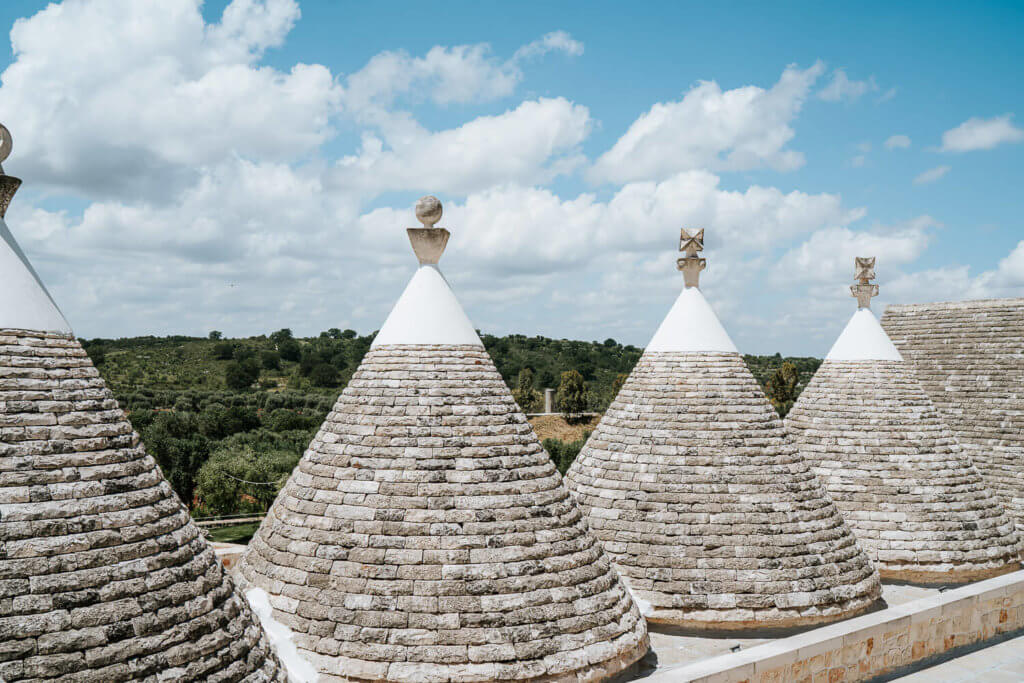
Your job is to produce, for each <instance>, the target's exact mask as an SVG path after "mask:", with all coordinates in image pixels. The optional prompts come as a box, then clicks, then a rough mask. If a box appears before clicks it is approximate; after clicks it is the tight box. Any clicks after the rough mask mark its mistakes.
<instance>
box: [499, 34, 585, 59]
mask: <svg viewBox="0 0 1024 683" xmlns="http://www.w3.org/2000/svg"><path fill="white" fill-rule="evenodd" d="M549 52H564V53H565V54H567V55H570V56H572V57H579V56H580V55H582V54H583V43H581V42H580V41H578V40H576V39H574V38H573V37H572V36H571V35H569V34H568V33H566V32H565V31H552V32H551V33H547V34H545V35H544V36H542V37H541V38H539V39H537V40H535V41H533V42H532V43H527V44H526V45H523V46H522V47H521V48H519V49H518V50H516V53H515V54H514V55H513V56H512V59H513V61H520V60H524V59H532V58H534V57H540V56H542V55H546V54H547V53H549Z"/></svg>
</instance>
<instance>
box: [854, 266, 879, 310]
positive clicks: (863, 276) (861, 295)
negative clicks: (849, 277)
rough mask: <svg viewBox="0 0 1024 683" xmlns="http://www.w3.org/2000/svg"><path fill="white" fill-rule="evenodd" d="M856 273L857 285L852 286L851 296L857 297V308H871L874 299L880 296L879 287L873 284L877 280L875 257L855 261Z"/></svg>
mask: <svg viewBox="0 0 1024 683" xmlns="http://www.w3.org/2000/svg"><path fill="white" fill-rule="evenodd" d="M854 263H855V264H856V265H855V267H856V271H855V272H854V275H853V277H854V279H855V280H857V284H855V285H850V296H853V297H856V299H857V308H868V309H869V308H871V299H872V297H876V296H878V285H875V284H871V281H872V280H874V279H875V257H874V256H857V257H856V260H855V261H854Z"/></svg>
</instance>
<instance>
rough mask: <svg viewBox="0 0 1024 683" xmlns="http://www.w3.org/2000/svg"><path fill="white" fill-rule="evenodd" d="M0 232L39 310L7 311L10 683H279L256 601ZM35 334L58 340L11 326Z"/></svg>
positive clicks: (4, 475) (1, 343)
mask: <svg viewBox="0 0 1024 683" xmlns="http://www.w3.org/2000/svg"><path fill="white" fill-rule="evenodd" d="M7 178H9V176H0V180H2V179H7ZM7 199H9V196H8V197H7ZM2 232H3V237H4V239H3V241H2V242H0V261H2V262H4V263H5V265H6V266H7V267H8V268H7V269H5V271H4V277H5V280H6V278H8V277H11V278H12V281H14V282H16V283H19V287H20V286H22V285H24V287H23V288H22V289H20V290H19V291H20V292H21V293H22V294H26V295H27V296H29V297H30V298H29V299H18V300H14V299H13V297H8V296H6V293H5V296H4V298H3V301H2V302H0V321H3V325H5V327H0V680H3V681H6V682H7V683H16V682H17V681H40V680H44V679H45V680H57V679H59V680H62V681H63V680H67V681H89V682H94V683H115V682H118V681H147V682H149V681H153V682H155V681H225V682H226V681H245V682H248V683H256V682H257V681H259V682H262V681H280V682H281V683H284V681H285V680H286V679H285V675H284V673H283V671H282V670H281V668H280V665H279V663H278V660H277V659H276V657H275V656H274V655H273V653H272V652H271V651H270V647H269V645H268V641H267V639H266V636H265V635H264V633H263V631H262V629H261V628H260V626H259V622H258V621H257V619H256V618H255V617H254V615H253V614H252V612H251V610H250V609H249V606H248V604H247V603H246V601H245V600H244V598H243V597H242V596H241V594H239V593H238V592H237V591H236V589H235V587H234V584H233V582H232V580H231V579H230V578H229V577H228V576H227V574H226V573H225V571H224V569H223V568H222V567H221V565H220V562H219V561H218V560H217V558H216V557H214V553H213V549H212V548H211V547H210V544H209V543H207V542H206V540H205V539H204V538H203V536H202V535H201V534H200V531H199V529H198V527H196V525H195V524H194V523H193V522H192V519H191V518H190V517H189V514H188V511H187V510H186V508H185V506H184V505H182V503H181V501H180V500H179V499H178V497H177V495H176V494H175V493H174V491H173V490H172V489H171V486H170V485H169V484H168V483H167V481H166V480H165V479H164V477H163V474H162V473H161V472H160V469H159V468H158V467H157V464H156V462H155V461H154V460H153V458H152V457H151V456H149V455H148V454H147V453H146V451H145V449H144V448H143V446H142V444H140V443H139V437H138V435H137V434H135V433H134V432H133V431H132V427H131V425H130V424H129V423H128V420H127V419H126V418H125V414H124V412H123V411H121V410H120V408H118V405H117V401H115V400H114V397H113V395H112V394H111V393H110V391H109V390H108V389H107V387H106V385H105V384H104V382H103V380H102V379H101V378H100V376H99V373H98V372H97V371H96V368H94V367H93V365H92V362H91V361H90V360H89V358H88V356H87V355H86V353H85V351H84V350H83V349H82V346H81V345H80V344H79V342H78V340H76V339H75V338H74V336H73V335H72V334H71V333H70V329H69V328H67V323H66V321H65V320H64V317H63V315H61V314H60V311H59V310H58V309H57V307H56V305H55V304H53V301H52V299H51V298H50V296H49V294H48V293H46V291H45V288H43V286H42V282H41V281H40V280H39V278H38V277H37V276H36V274H35V271H34V270H32V268H31V265H30V264H29V263H28V260H27V259H26V258H25V257H24V255H23V254H22V253H21V250H20V249H19V248H18V247H17V244H16V243H15V242H14V239H13V237H12V236H11V235H10V231H8V230H7V228H6V225H4V226H3V231H2ZM12 254H13V255H15V256H16V258H9V257H10V256H11V255H12ZM12 269H13V270H12ZM33 297H34V298H33ZM26 302H34V303H35V304H38V305H39V306H42V308H43V310H41V311H40V310H39V309H38V308H37V307H36V306H34V305H26ZM35 322H38V324H39V325H40V326H43V327H45V328H47V329H49V331H38V330H34V329H23V328H11V327H9V325H11V324H15V325H18V324H20V325H25V324H33V323H35ZM50 328H55V329H56V331H54V329H50Z"/></svg>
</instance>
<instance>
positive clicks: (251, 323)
mask: <svg viewBox="0 0 1024 683" xmlns="http://www.w3.org/2000/svg"><path fill="white" fill-rule="evenodd" d="M63 5H64V6H63V7H56V6H53V7H50V8H49V9H46V10H45V11H42V12H41V10H44V8H45V7H46V5H45V3H38V2H9V3H5V4H4V5H3V6H2V7H0V23H3V24H4V25H6V26H9V27H12V26H13V27H14V30H13V31H12V32H11V33H10V35H9V37H8V40H9V44H8V55H9V56H8V63H7V64H6V65H5V70H4V72H3V75H2V85H0V120H2V121H3V122H5V123H6V124H7V125H8V126H9V127H10V128H11V130H12V132H13V134H14V139H15V152H14V154H13V155H12V157H11V159H10V160H9V161H8V162H7V163H6V165H5V168H6V169H7V170H8V172H10V173H13V174H17V175H20V176H21V177H23V178H24V180H25V181H26V185H25V188H24V189H23V190H22V191H21V194H20V195H19V197H18V199H17V200H16V201H15V204H14V205H13V206H12V208H11V210H10V212H9V214H8V223H9V224H10V226H11V229H12V231H13V232H14V234H15V235H16V236H17V237H18V239H19V240H20V241H21V242H22V246H23V248H24V249H25V251H26V253H27V254H28V255H29V257H30V258H32V259H33V261H34V263H35V264H36V267H37V270H39V271H40V274H41V276H42V277H43V278H44V280H45V281H47V282H48V283H49V284H50V287H51V291H52V292H53V294H54V296H55V298H56V299H57V300H58V302H59V303H60V304H61V305H62V307H63V309H64V312H65V314H66V315H67V317H68V318H69V320H70V321H71V323H72V325H73V326H74V327H75V329H76V332H77V333H78V334H79V335H81V336H89V337H91V336H117V335H126V334H146V333H153V334H166V333H193V334H202V333H205V332H206V331H207V330H209V329H212V328H217V329H223V330H224V331H225V332H226V333H228V334H232V335H243V334H256V333H260V332H264V331H269V330H272V329H276V328H277V327H282V326H289V327H291V328H293V329H294V330H296V331H297V332H299V333H316V332H318V331H319V330H321V329H325V328H327V327H333V326H342V327H346V326H351V327H354V328H356V329H358V330H360V331H364V332H365V331H370V330H373V329H376V328H377V327H379V326H380V324H381V322H382V321H383V319H384V317H385V316H386V314H387V311H388V309H389V307H390V305H391V303H393V301H394V300H395V299H396V298H397V295H398V294H399V292H400V291H401V289H402V287H403V286H404V283H405V281H406V280H407V279H408V277H409V276H410V275H411V273H412V270H413V266H414V260H413V258H412V256H411V253H410V250H409V248H408V246H407V244H406V243H405V241H404V239H405V238H404V234H403V232H404V231H403V230H402V228H404V227H408V226H409V225H411V224H412V222H413V221H412V215H411V210H410V207H411V204H412V202H413V201H414V200H415V199H416V197H418V196H420V195H422V194H425V193H427V192H432V193H435V194H437V195H438V196H440V197H441V199H442V201H443V202H444V203H445V206H446V220H445V221H442V223H444V224H446V225H447V227H449V228H450V229H451V230H452V232H453V237H452V241H451V244H450V247H449V253H448V254H447V255H446V257H445V260H444V261H442V266H443V267H444V268H445V271H446V273H447V275H448V277H449V279H450V281H451V282H452V284H453V286H454V287H455V288H456V291H457V293H458V294H459V296H460V298H461V299H462V301H463V303H464V305H465V307H466V309H467V312H468V313H469V315H470V318H471V319H473V320H474V322H475V323H476V324H477V325H478V326H480V327H481V328H483V329H484V330H486V331H489V332H494V333H506V332H521V333H526V334H545V335H550V336H556V337H568V338H583V339H604V338H605V337H609V336H611V337H614V338H616V339H619V340H621V341H625V342H630V343H634V344H638V345H642V344H644V343H646V341H647V340H648V339H649V338H650V335H651V334H652V333H653V331H654V329H655V328H656V327H657V324H658V322H659V321H660V320H661V318H662V316H663V315H664V314H665V312H667V310H668V308H669V306H670V304H671V301H672V299H673V298H674V297H675V295H676V294H677V293H678V289H679V287H680V286H681V276H680V275H679V274H678V273H676V272H675V270H674V267H673V262H674V258H675V254H674V249H675V246H676V240H677V236H678V232H677V231H678V228H679V227H681V226H683V225H686V226H688V227H695V228H700V227H703V228H704V229H705V230H706V235H707V239H706V244H707V247H708V249H707V252H706V256H707V258H708V261H709V269H708V271H707V272H706V273H705V274H704V275H703V277H702V289H703V290H704V292H705V293H706V295H707V296H708V298H709V299H710V300H711V301H712V303H713V305H715V307H716V308H717V310H718V311H719V313H720V316H721V317H722V319H723V322H724V323H725V325H726V327H727V329H728V330H729V331H730V333H731V334H732V336H733V337H734V339H735V341H736V343H737V345H738V346H739V347H740V349H741V350H742V351H745V352H752V353H774V352H775V351H780V352H782V353H784V354H816V355H822V354H824V353H825V352H826V351H827V349H828V347H829V345H830V344H831V342H832V340H833V339H834V338H835V336H836V334H838V332H839V330H840V329H841V328H842V326H843V324H844V322H845V320H846V318H848V317H849V315H850V314H851V313H852V310H853V299H852V298H850V297H849V295H848V292H847V290H846V288H847V286H848V285H849V284H850V283H851V282H852V273H853V263H852V261H853V258H852V257H853V255H875V256H877V257H878V267H877V271H878V276H879V280H878V282H879V284H880V285H881V289H882V294H881V296H880V297H879V300H878V303H876V305H875V309H876V311H877V312H878V313H879V314H880V313H881V310H882V309H883V307H884V305H885V304H886V303H890V302H909V301H924V300H937V299H964V298H980V297H1002V296H1022V295H1024V245H1022V239H1024V227H1022V224H1021V219H1020V210H1019V209H1020V191H1019V189H1018V188H1019V187H1020V186H1021V184H1022V180H1024V156H1022V151H1024V144H1021V140H1022V139H1024V131H1022V128H1024V122H1022V121H1021V120H1020V119H1021V118H1022V117H1024V101H1022V100H1024V94H1022V92H1021V90H1020V88H1019V87H1017V85H1016V84H1017V83H1018V82H1019V81H1020V77H1021V72H1022V67H1024V54H1022V53H1024V48H1022V46H1021V44H1020V41H1019V39H1018V36H1019V35H1020V32H1021V29H1022V28H1024V7H1022V6H1020V5H1019V4H1018V5H1011V4H970V5H967V4H964V5H962V6H947V5H942V6H935V5H934V4H925V3H900V4H898V5H894V4H892V3H864V4H859V5H857V6H856V7H853V6H841V7H840V6H836V5H831V4H825V3H787V4H786V5H784V6H780V5H765V4H763V3H702V4H692V5H690V4H683V3H631V4H626V3H612V2H597V3H594V2H590V3H529V2H519V3H504V4H500V5H499V4H497V3H434V4H427V3H392V4H388V5H384V4H382V3H341V2H314V1H312V0H305V1H301V2H293V0H262V1H260V0H234V2H232V3H227V2H224V1H220V2H207V3H205V4H204V5H199V4H198V3H197V2H195V0H160V1H159V2H149V3H132V2H130V0H95V1H89V2H84V1H82V2H70V1H69V2H65V3H63ZM222 17H223V18H222ZM21 18H23V19H22V21H21V22H20V23H18V24H17V25H15V22H16V21H17V20H18V19H21ZM297 65H300V66H297Z"/></svg>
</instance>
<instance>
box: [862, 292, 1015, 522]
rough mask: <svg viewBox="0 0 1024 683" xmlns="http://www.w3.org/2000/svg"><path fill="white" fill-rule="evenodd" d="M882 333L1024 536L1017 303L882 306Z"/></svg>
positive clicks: (969, 302)
mask: <svg viewBox="0 0 1024 683" xmlns="http://www.w3.org/2000/svg"><path fill="white" fill-rule="evenodd" d="M882 327H883V328H884V329H885V330H886V332H888V333H889V336H890V337H891V338H892V341H893V343H895V345H896V346H897V348H899V350H900V353H901V354H902V355H903V357H904V358H905V359H906V360H907V361H908V362H909V363H910V364H911V365H913V367H914V371H915V374H916V376H917V378H918V379H919V380H920V381H921V384H922V386H923V387H924V390H925V392H926V393H927V394H928V396H929V397H930V398H931V400H932V401H933V402H934V403H935V406H936V407H937V408H938V410H939V412H940V414H941V415H942V417H943V418H944V420H945V421H946V423H947V424H949V426H950V427H951V428H952V429H953V432H954V434H955V436H956V437H957V439H958V440H959V442H960V444H961V445H962V446H963V448H964V450H965V451H966V453H967V454H968V455H969V456H970V458H971V459H972V460H973V462H974V464H975V465H976V466H977V467H978V469H979V470H980V471H981V474H982V476H983V477H984V479H985V482H986V483H987V484H988V486H989V488H990V489H991V490H992V491H993V492H994V493H995V494H996V496H997V497H998V498H999V499H1000V501H1001V502H1002V504H1003V506H1004V507H1005V508H1006V510H1007V512H1008V513H1009V514H1010V515H1011V516H1012V517H1013V518H1014V519H1015V521H1016V524H1017V529H1018V531H1019V532H1022V533H1024V299H989V300H983V301H963V302H948V303H932V304H912V305H899V306H889V307H888V308H887V309H886V311H885V315H883V316H882Z"/></svg>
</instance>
